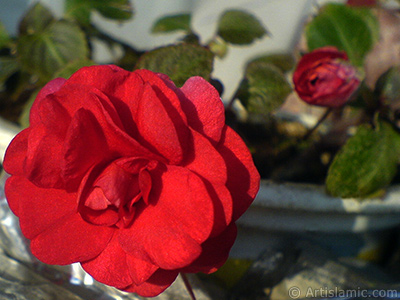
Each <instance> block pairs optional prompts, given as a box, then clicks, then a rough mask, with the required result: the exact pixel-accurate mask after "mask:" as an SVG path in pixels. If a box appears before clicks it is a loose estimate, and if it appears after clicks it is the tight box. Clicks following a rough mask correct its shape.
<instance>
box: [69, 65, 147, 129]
mask: <svg viewBox="0 0 400 300" xmlns="http://www.w3.org/2000/svg"><path fill="white" fill-rule="evenodd" d="M67 84H71V85H83V86H89V87H96V88H97V89H98V90H100V91H101V92H102V93H104V94H105V95H107V97H108V98H109V101H110V102H111V103H112V105H113V107H114V108H115V110H116V111H117V113H118V116H119V118H120V119H121V121H122V123H123V126H124V131H126V132H128V133H129V134H130V135H131V136H135V132H136V131H135V128H136V125H135V123H134V121H133V119H132V114H131V110H133V108H134V107H136V102H138V99H139V98H140V95H141V93H142V87H143V80H142V79H141V78H140V77H139V76H138V75H137V74H135V73H133V72H128V71H126V70H123V69H121V68H119V67H117V66H113V65H106V66H104V65H103V66H91V67H86V68H82V69H80V70H79V71H78V72H76V73H75V74H74V75H72V76H71V78H70V79H69V80H68V83H67Z"/></svg>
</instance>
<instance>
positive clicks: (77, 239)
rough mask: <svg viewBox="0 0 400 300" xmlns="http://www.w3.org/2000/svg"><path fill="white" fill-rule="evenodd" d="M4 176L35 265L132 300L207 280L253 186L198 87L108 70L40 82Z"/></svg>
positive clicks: (245, 160)
mask: <svg viewBox="0 0 400 300" xmlns="http://www.w3.org/2000/svg"><path fill="white" fill-rule="evenodd" d="M4 168H5V170H6V171H7V172H8V173H9V174H11V175H12V176H11V177H10V178H9V179H8V180H7V182H6V187H5V192H6V196H7V199H8V203H9V205H10V208H11V209H12V211H13V212H14V213H15V214H16V215H17V216H18V217H19V220H20V225H21V230H22V232H23V234H24V235H25V236H26V237H27V238H28V239H30V240H31V250H32V253H33V254H34V255H35V256H36V257H37V258H38V259H40V260H41V261H43V262H45V263H48V264H60V265H65V264H70V263H74V262H80V263H81V265H82V267H83V268H84V269H85V270H86V271H87V272H88V273H89V274H91V275H92V276H93V277H94V278H95V279H96V280H98V281H100V282H102V283H105V284H108V285H111V286H114V287H116V288H119V289H122V290H125V291H128V292H136V293H138V294H140V295H142V296H155V295H157V294H159V293H161V292H162V291H163V290H165V289H166V288H167V287H168V286H169V285H170V284H171V283H172V282H173V281H174V280H175V278H176V276H177V275H178V273H179V272H205V273H211V272H214V271H216V270H217V269H218V268H219V267H220V266H221V265H222V264H223V263H224V262H225V260H226V259H227V256H228V253H229V250H230V248H231V246H232V244H233V242H234V240H235V237H236V226H235V221H236V220H237V219H238V218H239V217H240V216H241V215H242V214H243V213H244V212H245V210H246V209H247V208H248V207H249V205H250V204H251V202H252V201H253V199H254V197H255V195H256V193H257V191H258V188H259V180H260V178H259V174H258V172H257V170H256V168H255V167H254V164H253V161H252V158H251V155H250V153H249V151H248V149H247V148H246V146H245V144H244V143H243V141H242V140H241V139H240V137H239V136H238V135H237V134H236V133H235V132H234V131H233V130H232V129H231V128H229V127H228V126H227V125H225V118H224V107H223V104H222V102H221V99H220V97H219V95H218V92H217V91H216V90H215V89H214V88H213V87H212V86H211V85H210V84H209V83H208V82H206V81H205V80H204V79H202V78H200V77H193V78H190V79H189V80H188V81H187V82H186V83H185V85H184V86H183V87H182V88H180V89H179V88H177V87H176V86H175V85H174V84H173V83H172V82H171V81H170V80H169V78H168V77H166V76H165V75H162V74H156V73H153V72H150V71H147V70H138V71H135V72H128V71H125V70H123V69H120V68H118V67H116V66H93V67H85V68H82V69H80V70H79V71H78V72H76V73H75V74H74V75H72V76H71V78H69V79H68V80H64V79H55V80H53V81H51V82H50V83H48V84H47V85H46V86H45V87H44V88H43V89H42V90H41V92H40V93H39V94H38V96H37V98H36V100H35V102H34V104H33V106H32V109H31V114H30V127H29V128H27V129H25V130H23V131H22V132H21V133H19V134H18V135H17V136H16V137H15V138H14V140H13V141H12V142H11V144H10V146H9V147H8V149H7V152H6V156H5V160H4Z"/></svg>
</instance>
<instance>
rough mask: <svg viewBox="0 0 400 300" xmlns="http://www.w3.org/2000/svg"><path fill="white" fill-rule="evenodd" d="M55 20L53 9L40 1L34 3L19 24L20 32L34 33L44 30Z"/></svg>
mask: <svg viewBox="0 0 400 300" xmlns="http://www.w3.org/2000/svg"><path fill="white" fill-rule="evenodd" d="M53 21H54V17H53V14H52V13H51V11H50V10H49V9H48V8H47V7H45V6H43V5H42V4H41V3H40V2H37V3H36V4H35V5H33V6H32V7H31V8H30V9H29V11H28V12H27V13H26V14H25V15H24V17H23V18H22V20H21V22H20V24H19V34H20V35H25V34H33V33H36V32H41V31H43V30H44V29H45V28H46V27H47V26H49V25H50V24H51V23H52V22H53Z"/></svg>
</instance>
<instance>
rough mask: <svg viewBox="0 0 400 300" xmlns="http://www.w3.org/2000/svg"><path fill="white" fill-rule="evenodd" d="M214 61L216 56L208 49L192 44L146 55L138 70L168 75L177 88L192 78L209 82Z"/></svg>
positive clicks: (161, 49) (163, 48) (162, 49)
mask: <svg viewBox="0 0 400 300" xmlns="http://www.w3.org/2000/svg"><path fill="white" fill-rule="evenodd" d="M213 61H214V55H213V54H212V52H211V51H209V50H208V49H206V48H204V47H201V46H197V45H192V44H179V45H174V46H167V47H162V48H158V49H155V50H153V51H150V52H148V53H146V54H144V55H143V56H142V57H141V58H140V59H139V62H138V64H137V65H136V68H137V69H148V70H151V71H153V72H159V73H163V74H166V75H168V76H169V77H170V78H171V80H172V81H174V82H175V84H176V85H177V86H182V85H183V84H184V83H185V81H186V80H187V79H188V78H189V77H192V76H201V77H203V78H204V79H205V80H209V79H210V75H211V72H212V68H213Z"/></svg>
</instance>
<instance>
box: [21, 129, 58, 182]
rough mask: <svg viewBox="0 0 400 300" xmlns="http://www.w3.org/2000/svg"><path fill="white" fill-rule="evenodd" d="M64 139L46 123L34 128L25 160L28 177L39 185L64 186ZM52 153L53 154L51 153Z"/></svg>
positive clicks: (30, 135) (29, 138)
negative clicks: (62, 162) (61, 162)
mask: <svg viewBox="0 0 400 300" xmlns="http://www.w3.org/2000/svg"><path fill="white" fill-rule="evenodd" d="M62 145H63V139H62V137H60V136H59V135H58V134H57V133H54V132H52V131H51V130H50V129H48V128H46V127H45V126H44V125H37V126H35V127H33V128H32V130H31V132H30V134H29V137H28V148H27V153H26V160H25V166H24V167H25V173H26V175H27V178H28V179H29V180H30V181H31V182H33V183H34V184H36V185H37V186H39V187H43V188H63V187H64V182H63V180H62V178H61V167H60V161H61V160H62V157H63V154H62V152H63V151H62ZM50 153H51V155H49V154H50Z"/></svg>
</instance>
